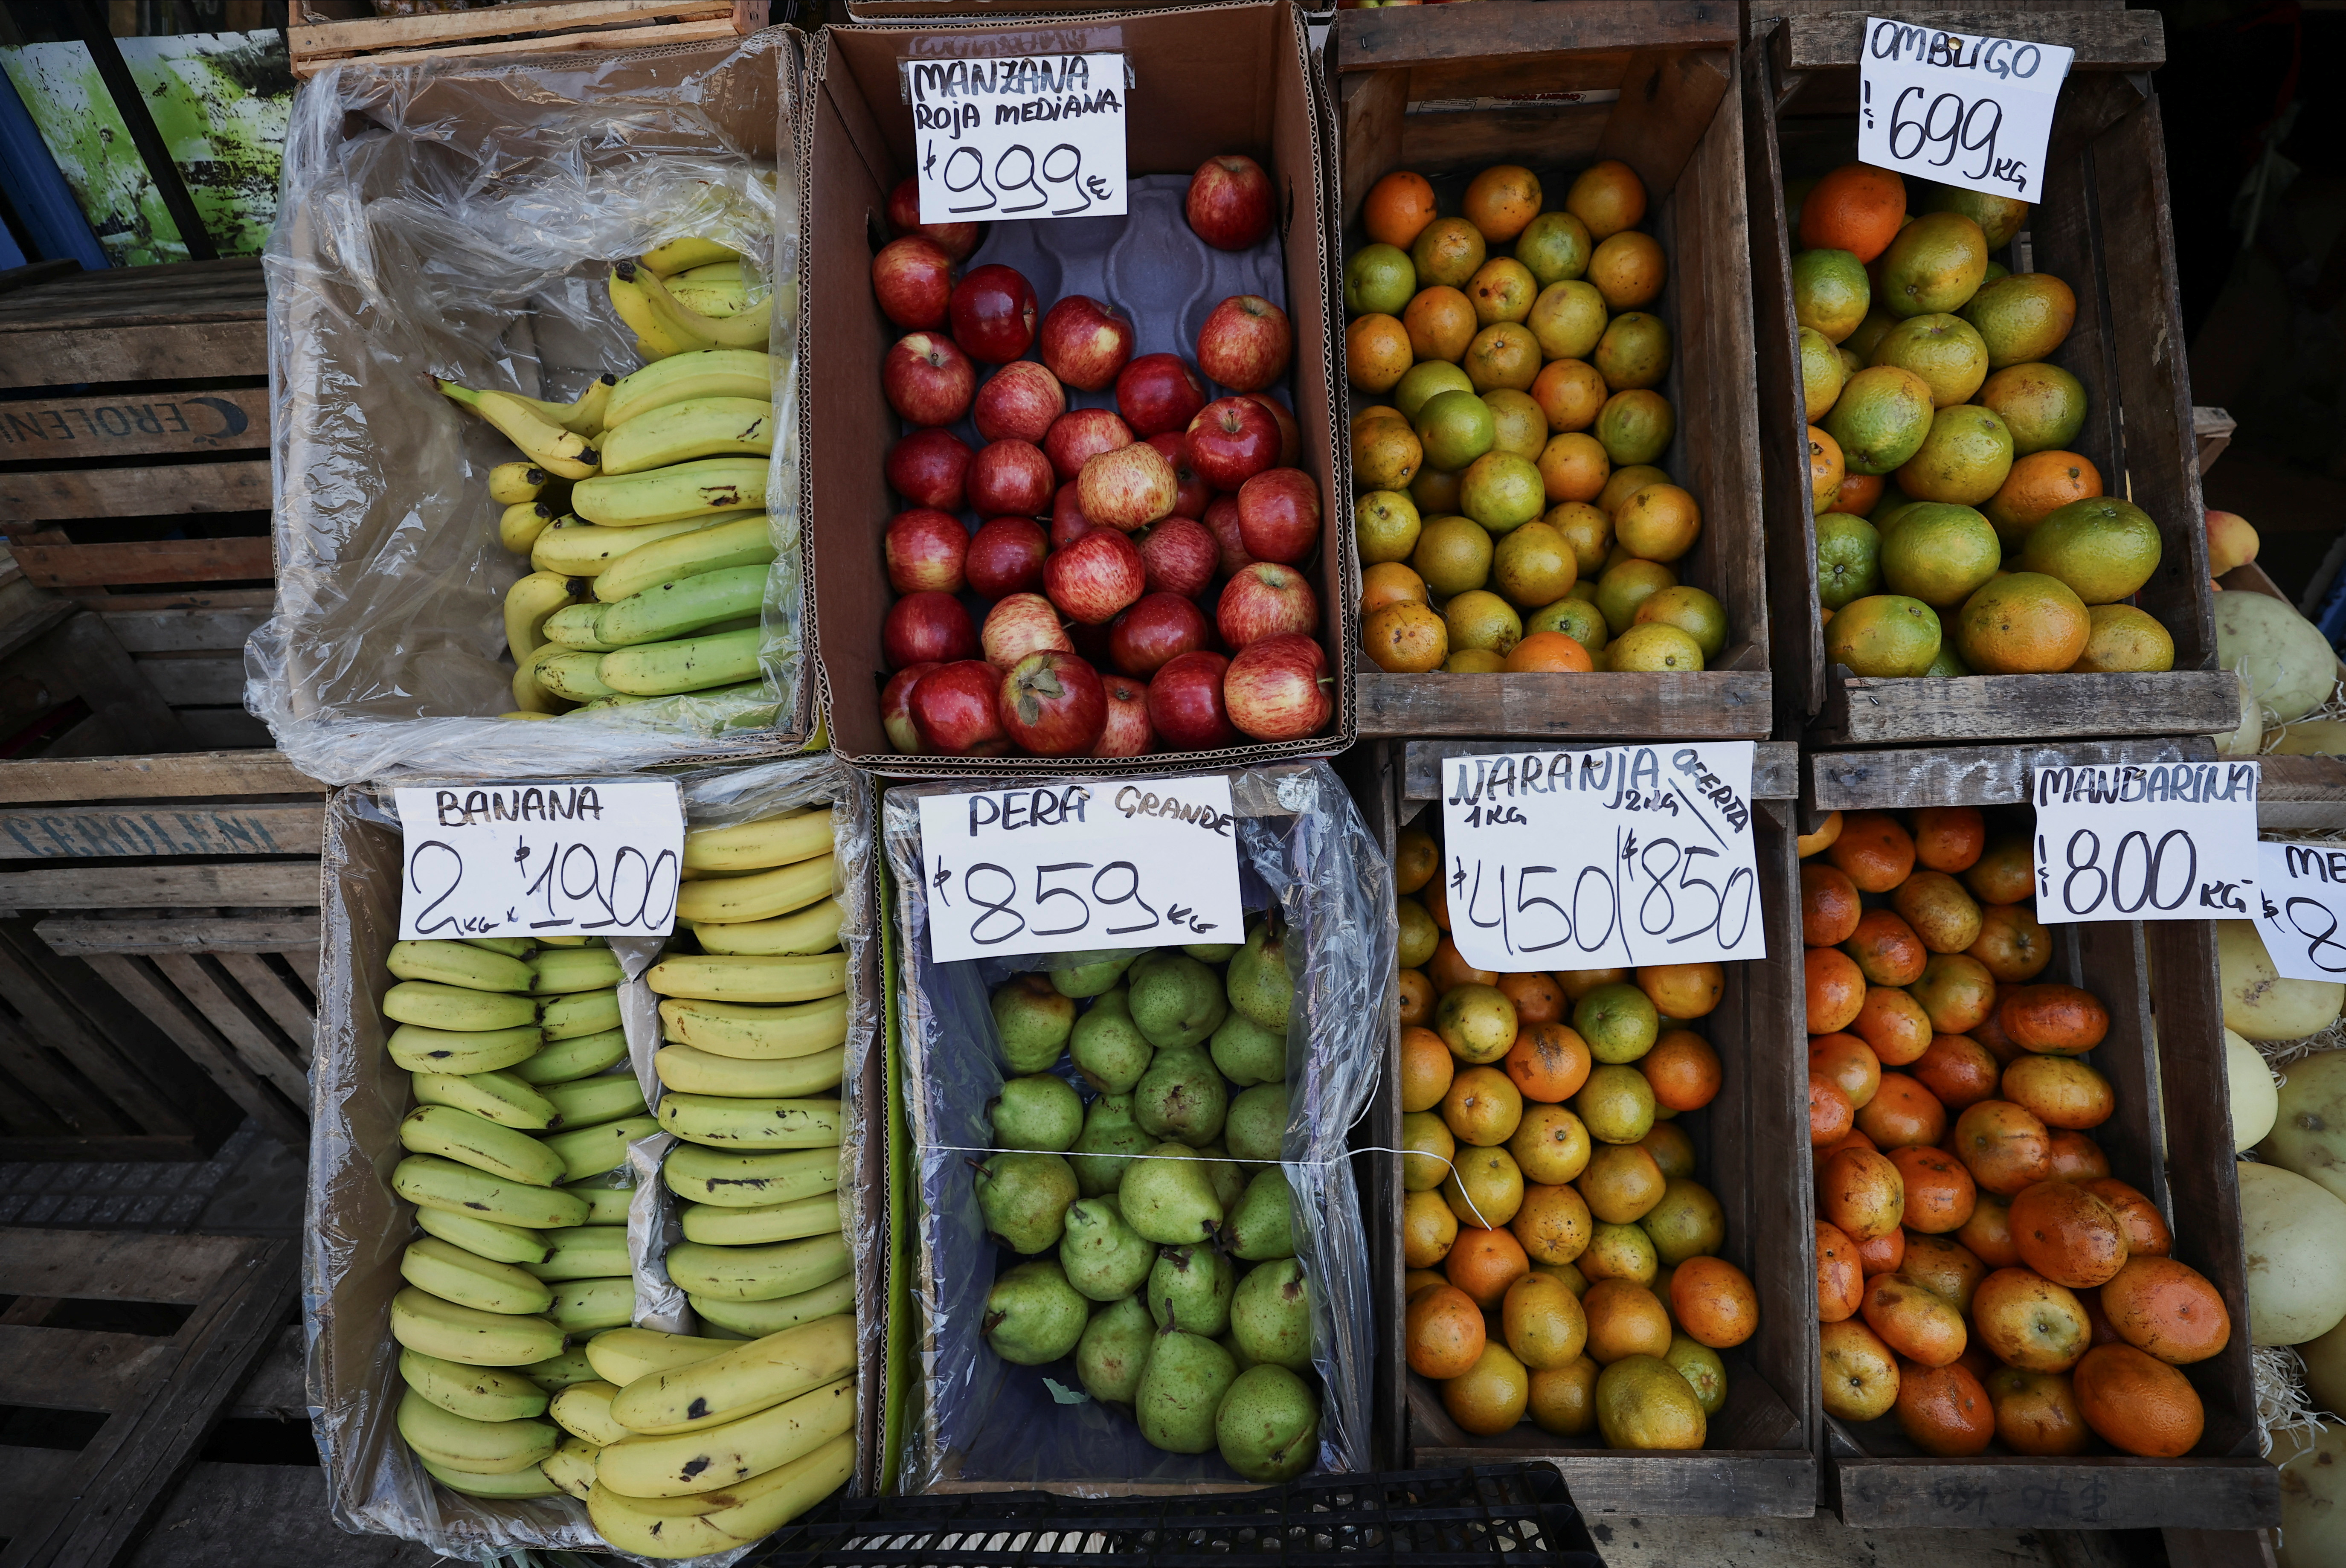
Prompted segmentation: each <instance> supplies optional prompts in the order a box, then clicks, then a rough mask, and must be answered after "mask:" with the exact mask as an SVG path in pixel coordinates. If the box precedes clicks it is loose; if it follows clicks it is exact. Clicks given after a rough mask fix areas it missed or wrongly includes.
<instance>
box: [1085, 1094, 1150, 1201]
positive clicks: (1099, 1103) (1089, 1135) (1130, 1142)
mask: <svg viewBox="0 0 2346 1568" xmlns="http://www.w3.org/2000/svg"><path fill="white" fill-rule="evenodd" d="M1156 1146H1157V1140H1156V1139H1155V1138H1152V1137H1150V1136H1149V1135H1148V1134H1147V1133H1144V1132H1142V1131H1141V1130H1140V1124H1139V1123H1137V1122H1136V1121H1134V1120H1133V1119H1132V1096H1131V1095H1101V1096H1100V1097H1099V1098H1097V1099H1096V1100H1094V1101H1093V1102H1092V1107H1091V1109H1090V1110H1089V1111H1086V1113H1085V1114H1084V1130H1083V1132H1082V1133H1081V1134H1079V1135H1077V1136H1076V1141H1075V1143H1074V1145H1072V1146H1070V1147H1069V1149H1068V1150H1067V1160H1068V1163H1069V1164H1071V1165H1073V1166H1075V1167H1076V1186H1079V1187H1081V1188H1082V1189H1083V1194H1084V1196H1086V1197H1098V1196H1100V1195H1101V1194H1103V1193H1112V1192H1115V1191H1116V1190H1117V1188H1119V1187H1121V1186H1123V1185H1124V1173H1125V1172H1126V1171H1127V1169H1129V1168H1130V1167H1131V1166H1132V1165H1133V1164H1134V1162H1133V1161H1132V1160H1130V1159H1128V1158H1127V1157H1125V1156H1130V1155H1145V1154H1147V1153H1148V1151H1149V1150H1151V1149H1153V1148H1155V1147H1156Z"/></svg>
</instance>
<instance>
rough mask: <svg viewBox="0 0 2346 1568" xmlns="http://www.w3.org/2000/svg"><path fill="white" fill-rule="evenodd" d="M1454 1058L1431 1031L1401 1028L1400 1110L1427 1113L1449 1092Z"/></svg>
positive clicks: (1440, 1038) (1456, 1059) (1453, 1070)
mask: <svg viewBox="0 0 2346 1568" xmlns="http://www.w3.org/2000/svg"><path fill="white" fill-rule="evenodd" d="M1457 1061H1458V1058H1456V1057H1455V1056H1453V1055H1452V1054H1450V1047H1449V1046H1447V1045H1444V1044H1443V1043H1442V1036H1441V1035H1439V1034H1436V1033H1434V1032H1433V1030H1431V1029H1419V1028H1414V1027H1405V1028H1403V1030H1402V1032H1401V1108H1402V1109H1403V1111H1405V1112H1408V1111H1430V1110H1432V1109H1433V1107H1434V1106H1436V1105H1440V1104H1442V1096H1443V1095H1446V1094H1448V1093H1449V1092H1450V1081H1451V1078H1452V1076H1453V1074H1454V1073H1455V1072H1456V1070H1457Z"/></svg>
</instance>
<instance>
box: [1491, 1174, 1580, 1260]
mask: <svg viewBox="0 0 2346 1568" xmlns="http://www.w3.org/2000/svg"><path fill="white" fill-rule="evenodd" d="M1507 1229H1508V1231H1509V1232H1510V1233H1511V1234H1512V1235H1513V1236H1514V1237H1515V1239H1516V1241H1518V1242H1519V1243H1521V1244H1522V1246H1523V1249H1524V1252H1525V1256H1526V1257H1530V1258H1531V1259H1532V1260H1533V1261H1534V1262H1536V1263H1542V1264H1551V1265H1553V1264H1569V1263H1571V1262H1572V1261H1573V1260H1574V1259H1575V1258H1576V1257H1579V1256H1580V1255H1581V1254H1582V1253H1584V1252H1586V1251H1587V1250H1588V1240H1589V1237H1590V1236H1591V1235H1592V1234H1594V1232H1595V1229H1596V1219H1595V1217H1593V1216H1591V1215H1590V1214H1589V1212H1588V1202H1587V1200H1586V1198H1584V1197H1582V1196H1580V1194H1579V1193H1578V1192H1577V1191H1576V1190H1575V1189H1574V1188H1572V1187H1569V1186H1557V1185H1555V1184H1552V1183H1538V1182H1535V1183H1534V1184H1533V1185H1532V1186H1528V1187H1525V1189H1524V1206H1523V1207H1521V1208H1519V1209H1517V1210H1515V1218H1513V1219H1511V1220H1509V1221H1508V1222H1507Z"/></svg>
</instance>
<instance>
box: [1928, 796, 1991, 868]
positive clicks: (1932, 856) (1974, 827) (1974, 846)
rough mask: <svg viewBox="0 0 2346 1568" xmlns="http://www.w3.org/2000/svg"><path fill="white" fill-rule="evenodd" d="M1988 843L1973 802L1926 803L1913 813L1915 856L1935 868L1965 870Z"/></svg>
mask: <svg viewBox="0 0 2346 1568" xmlns="http://www.w3.org/2000/svg"><path fill="white" fill-rule="evenodd" d="M1986 847H1987V823H1986V820H1985V819H1984V818H1983V817H1981V815H1980V813H1979V808H1977V807H1976V806H1926V807H1924V808H1923V809H1922V810H1920V811H1917V812H1915V813H1914V860H1915V863H1916V864H1918V865H1921V866H1924V867H1927V868H1928V869H1929V870H1931V871H1949V872H1953V871H1967V870H1969V869H1970V868H1971V866H1972V864H1973V863H1974V861H1976V860H1978V859H1979V858H1980V851H1981V850H1984V849H1985V848H1986Z"/></svg>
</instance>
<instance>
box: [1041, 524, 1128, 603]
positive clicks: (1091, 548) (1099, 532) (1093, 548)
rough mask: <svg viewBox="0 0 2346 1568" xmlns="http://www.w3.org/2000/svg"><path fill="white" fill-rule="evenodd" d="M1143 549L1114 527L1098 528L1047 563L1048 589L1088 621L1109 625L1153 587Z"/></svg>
mask: <svg viewBox="0 0 2346 1568" xmlns="http://www.w3.org/2000/svg"><path fill="white" fill-rule="evenodd" d="M1147 589H1148V575H1147V573H1146V572H1144V571H1143V570H1142V568H1141V565H1140V552H1139V551H1138V550H1137V549H1136V548H1135V547H1134V546H1133V543H1132V541H1131V540H1129V539H1127V538H1126V537H1125V536H1124V535H1121V534H1119V533H1117V531H1116V530H1115V529H1113V528H1095V529H1093V530H1092V531H1091V532H1090V533H1088V534H1086V535H1084V536H1083V537H1082V538H1080V539H1078V540H1076V542H1075V543H1074V544H1072V545H1068V546H1067V547H1066V549H1064V550H1054V551H1052V552H1051V555H1050V558H1049V559H1048V560H1046V561H1045V562H1044V563H1043V591H1044V592H1045V593H1046V594H1048V595H1050V596H1051V602H1052V603H1053V604H1055V605H1056V606H1059V608H1060V609H1061V610H1062V611H1064V612H1066V614H1067V615H1069V616H1074V617H1075V618H1076V620H1079V621H1081V622H1083V623H1084V625H1086V626H1106V625H1107V623H1108V622H1110V621H1112V620H1114V619H1116V613H1117V611H1118V610H1120V609H1122V608H1124V607H1125V606H1127V605H1128V604H1131V603H1132V602H1133V601H1134V600H1135V599H1137V598H1139V597H1140V596H1141V595H1142V594H1143V593H1144V592H1146V591H1147Z"/></svg>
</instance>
